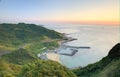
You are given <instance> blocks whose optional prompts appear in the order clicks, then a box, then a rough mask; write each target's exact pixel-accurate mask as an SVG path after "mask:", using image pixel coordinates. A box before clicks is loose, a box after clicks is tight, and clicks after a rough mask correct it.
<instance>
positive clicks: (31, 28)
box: [0, 23, 63, 47]
mask: <svg viewBox="0 0 120 77" xmlns="http://www.w3.org/2000/svg"><path fill="white" fill-rule="evenodd" d="M46 38H49V39H61V38H63V37H62V34H60V33H58V32H55V31H53V30H49V29H47V28H44V27H42V26H38V25H35V24H25V23H18V24H7V23H4V24H0V46H1V45H2V46H5V47H17V46H20V45H22V44H23V43H29V42H37V41H41V40H44V39H46Z"/></svg>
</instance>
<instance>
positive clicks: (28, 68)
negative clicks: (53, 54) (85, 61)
mask: <svg viewBox="0 0 120 77" xmlns="http://www.w3.org/2000/svg"><path fill="white" fill-rule="evenodd" d="M19 76H20V77H76V75H75V74H74V73H73V72H72V71H70V70H68V69H67V68H65V67H64V66H62V65H61V64H59V63H57V62H53V61H49V60H47V61H40V60H37V61H34V62H32V63H28V64H26V65H24V67H23V68H22V71H21V73H20V75H19Z"/></svg>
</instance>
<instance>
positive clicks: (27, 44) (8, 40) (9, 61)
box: [0, 23, 76, 77]
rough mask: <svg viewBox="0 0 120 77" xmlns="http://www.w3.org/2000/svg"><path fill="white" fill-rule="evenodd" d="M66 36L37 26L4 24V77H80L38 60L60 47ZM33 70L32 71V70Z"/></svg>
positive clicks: (0, 44)
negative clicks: (59, 40) (63, 36)
mask: <svg viewBox="0 0 120 77" xmlns="http://www.w3.org/2000/svg"><path fill="white" fill-rule="evenodd" d="M56 39H62V34H60V33H57V32H55V31H53V30H49V29H46V28H44V27H41V26H37V25H34V24H24V23H20V24H0V51H1V52H5V51H8V52H10V51H12V52H10V53H8V54H4V55H2V56H0V77H23V76H24V77H44V76H46V77H53V76H54V77H76V75H75V74H74V73H72V72H71V71H69V70H68V69H67V68H65V67H64V66H62V65H60V64H59V63H57V62H53V61H42V60H38V59H37V58H36V55H37V53H40V52H43V51H44V50H45V49H43V48H46V49H54V48H55V47H58V43H57V41H56ZM28 68H29V69H30V70H29V69H28Z"/></svg>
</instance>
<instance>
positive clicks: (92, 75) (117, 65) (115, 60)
mask: <svg viewBox="0 0 120 77" xmlns="http://www.w3.org/2000/svg"><path fill="white" fill-rule="evenodd" d="M73 72H74V73H75V74H76V75H77V76H78V77H120V44H117V45H116V46H115V47H113V48H112V49H111V50H110V52H109V54H108V56H107V57H105V58H103V59H102V60H101V61H99V62H97V63H94V64H91V65H88V66H86V67H84V68H81V69H77V70H73Z"/></svg>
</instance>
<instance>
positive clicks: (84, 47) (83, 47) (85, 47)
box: [66, 45, 90, 49]
mask: <svg viewBox="0 0 120 77" xmlns="http://www.w3.org/2000/svg"><path fill="white" fill-rule="evenodd" d="M66 47H68V48H76V49H80V48H81V49H90V47H88V46H79V47H76V46H69V45H66Z"/></svg>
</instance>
